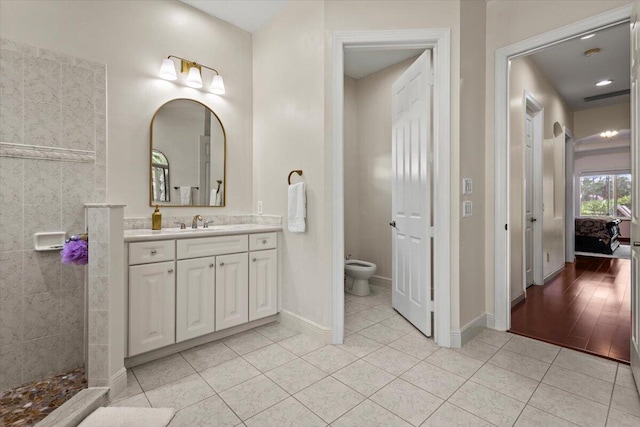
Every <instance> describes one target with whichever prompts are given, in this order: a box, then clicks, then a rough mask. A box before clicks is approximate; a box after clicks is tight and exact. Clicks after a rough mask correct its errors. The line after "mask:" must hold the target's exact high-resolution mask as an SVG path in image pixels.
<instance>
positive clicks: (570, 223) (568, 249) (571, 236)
mask: <svg viewBox="0 0 640 427" xmlns="http://www.w3.org/2000/svg"><path fill="white" fill-rule="evenodd" d="M563 131H564V143H565V148H564V149H565V153H564V238H565V243H564V253H565V256H564V258H565V259H564V262H570V263H573V262H574V261H575V260H576V238H575V235H576V221H575V219H574V218H575V215H576V206H575V199H574V197H575V192H576V180H575V177H574V176H573V175H574V174H575V164H574V163H575V154H576V152H575V145H574V141H573V133H572V132H571V131H570V130H569V129H568V128H566V127H565V128H564V129H563Z"/></svg>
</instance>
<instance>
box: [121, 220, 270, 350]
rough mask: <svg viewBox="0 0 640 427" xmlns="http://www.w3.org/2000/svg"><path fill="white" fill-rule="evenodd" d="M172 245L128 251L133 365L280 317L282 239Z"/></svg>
mask: <svg viewBox="0 0 640 427" xmlns="http://www.w3.org/2000/svg"><path fill="white" fill-rule="evenodd" d="M204 233H205V232H202V234H204ZM185 234H186V232H185ZM171 237H172V238H167V239H166V240H159V239H157V238H156V239H155V240H152V241H140V242H130V243H129V247H128V253H129V278H128V283H129V301H128V305H129V338H128V356H129V357H131V356H137V355H140V354H142V353H146V352H149V351H151V350H156V349H159V348H161V347H166V346H169V345H171V344H177V343H182V342H184V341H187V340H191V339H193V338H198V337H202V336H204V335H209V334H212V333H214V332H218V331H223V330H225V329H228V328H231V327H234V326H238V325H243V324H246V323H248V322H252V321H254V320H258V319H262V318H265V317H268V316H272V315H274V314H277V312H278V255H277V240H278V239H277V233H254V234H230V235H213V236H203V237H193V235H192V234H190V235H189V237H186V236H185V237H184V238H182V236H178V237H174V236H171ZM183 346H184V344H183Z"/></svg>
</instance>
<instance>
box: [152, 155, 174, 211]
mask: <svg viewBox="0 0 640 427" xmlns="http://www.w3.org/2000/svg"><path fill="white" fill-rule="evenodd" d="M151 183H152V185H153V200H154V201H157V202H169V201H171V199H170V197H171V196H170V194H171V193H170V192H169V160H168V159H167V156H165V155H164V154H163V153H162V152H161V151H158V150H151Z"/></svg>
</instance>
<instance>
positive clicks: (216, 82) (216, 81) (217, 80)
mask: <svg viewBox="0 0 640 427" xmlns="http://www.w3.org/2000/svg"><path fill="white" fill-rule="evenodd" d="M211 92H213V93H215V94H216V95H224V94H225V93H226V91H225V89H224V81H223V80H222V76H221V75H220V74H216V75H215V76H213V80H211Z"/></svg>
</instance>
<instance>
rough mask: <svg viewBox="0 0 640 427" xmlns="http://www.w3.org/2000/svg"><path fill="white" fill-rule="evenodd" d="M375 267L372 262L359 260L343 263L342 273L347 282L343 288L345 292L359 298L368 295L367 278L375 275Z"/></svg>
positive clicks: (349, 260)
mask: <svg viewBox="0 0 640 427" xmlns="http://www.w3.org/2000/svg"><path fill="white" fill-rule="evenodd" d="M376 269H377V266H376V265H375V264H374V263H372V262H367V261H361V260H359V259H348V260H346V261H345V263H344V272H345V274H346V275H347V280H346V283H345V286H344V290H345V292H347V293H349V294H353V295H357V296H360V297H363V296H366V295H369V294H370V293H371V291H370V290H369V278H370V277H371V276H373V275H374V274H375V273H376Z"/></svg>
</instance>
